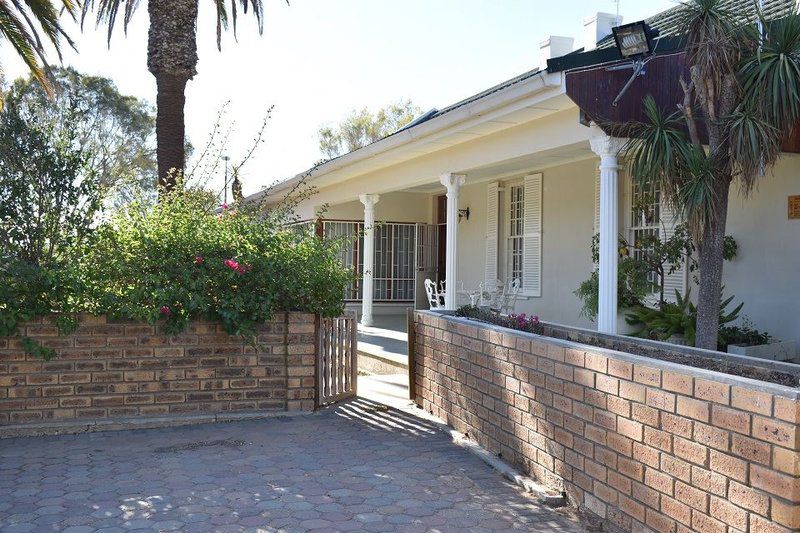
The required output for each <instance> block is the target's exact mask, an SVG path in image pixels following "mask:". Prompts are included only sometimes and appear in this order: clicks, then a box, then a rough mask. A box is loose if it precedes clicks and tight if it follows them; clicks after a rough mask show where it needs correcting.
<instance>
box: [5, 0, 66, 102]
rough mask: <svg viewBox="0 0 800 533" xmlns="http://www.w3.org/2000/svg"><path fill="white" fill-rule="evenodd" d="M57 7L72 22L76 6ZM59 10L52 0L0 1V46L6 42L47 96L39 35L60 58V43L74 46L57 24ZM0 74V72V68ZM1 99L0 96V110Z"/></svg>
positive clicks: (43, 59)
mask: <svg viewBox="0 0 800 533" xmlns="http://www.w3.org/2000/svg"><path fill="white" fill-rule="evenodd" d="M60 3H61V6H62V9H63V10H64V11H66V12H67V13H68V14H69V15H71V16H72V17H73V18H74V17H75V12H76V3H75V2H74V1H73V0H61V2H60ZM58 18H59V9H58V8H57V7H56V6H55V5H53V2H52V0H0V42H2V41H3V40H6V41H8V42H9V43H10V44H11V46H12V47H13V48H14V49H15V50H16V51H17V54H18V55H19V57H20V58H22V61H24V62H25V64H26V65H27V66H28V68H29V69H30V70H31V72H32V73H33V75H34V76H35V77H36V79H37V80H39V83H41V84H42V86H43V87H44V88H45V89H46V90H47V91H48V92H49V91H50V82H49V80H48V79H47V72H46V71H47V69H46V67H47V61H46V58H45V49H44V43H43V42H42V38H41V37H40V36H39V32H40V31H41V33H43V34H44V36H45V38H46V39H47V40H48V41H50V43H51V44H52V45H53V47H54V48H55V50H56V53H58V56H59V59H60V58H61V39H62V38H63V39H64V40H66V41H67V43H69V45H70V46H72V47H73V48H74V43H73V42H72V40H70V38H69V36H68V35H67V34H66V33H65V32H64V29H63V28H62V27H61V24H60V23H59V21H58ZM0 74H2V68H0ZM2 98H3V96H2V94H0V106H2V103H3V100H2Z"/></svg>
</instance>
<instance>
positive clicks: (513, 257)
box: [506, 184, 525, 282]
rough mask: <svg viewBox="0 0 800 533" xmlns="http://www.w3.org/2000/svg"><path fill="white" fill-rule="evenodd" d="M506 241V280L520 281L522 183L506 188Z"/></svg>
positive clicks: (522, 231)
mask: <svg viewBox="0 0 800 533" xmlns="http://www.w3.org/2000/svg"><path fill="white" fill-rule="evenodd" d="M508 192H509V194H508V226H507V227H508V242H507V245H506V255H507V267H506V273H507V274H508V276H507V277H508V280H509V282H511V281H512V280H515V279H518V280H520V281H522V279H523V270H524V256H525V254H524V246H525V244H524V236H525V188H524V187H523V186H522V184H517V185H511V186H509V188H508Z"/></svg>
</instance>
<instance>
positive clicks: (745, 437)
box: [413, 312, 800, 533]
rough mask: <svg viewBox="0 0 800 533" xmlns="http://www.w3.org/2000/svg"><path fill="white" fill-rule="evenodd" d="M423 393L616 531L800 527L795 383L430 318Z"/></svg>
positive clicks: (420, 340) (423, 335) (421, 332)
mask: <svg viewBox="0 0 800 533" xmlns="http://www.w3.org/2000/svg"><path fill="white" fill-rule="evenodd" d="M413 331H414V339H413V346H414V350H413V352H414V363H415V386H416V401H417V403H418V404H419V405H420V406H421V407H423V408H424V409H425V410H429V411H431V412H432V413H433V414H435V415H437V416H439V417H441V418H443V419H445V420H446V421H447V422H448V423H449V424H450V425H452V426H453V427H455V428H456V429H457V430H459V431H461V432H463V433H467V434H468V435H469V437H471V438H472V439H474V440H476V441H477V442H478V443H479V444H480V445H481V446H483V447H484V448H486V449H488V450H490V451H491V452H493V453H499V454H502V457H503V458H504V459H506V460H508V461H511V462H514V463H516V464H517V465H519V466H521V467H523V468H524V469H525V470H527V471H528V472H529V473H530V474H532V475H533V476H535V477H536V478H538V479H539V480H540V481H541V482H543V483H545V484H547V485H549V486H551V487H553V488H558V489H560V490H565V491H566V492H567V493H568V494H569V496H570V498H571V500H572V501H573V502H575V503H577V504H578V505H580V506H582V507H583V508H585V509H588V510H590V511H591V512H593V513H595V514H597V515H599V516H601V517H602V518H604V519H605V520H606V523H607V525H612V526H615V527H616V528H619V529H622V530H625V531H631V530H642V529H643V528H645V527H646V528H650V529H653V530H656V531H703V532H709V533H713V532H733V531H754V532H755V531H760V532H786V531H791V530H800V457H799V454H800V433H799V432H798V422H800V403H798V390H797V389H791V388H787V387H783V386H780V385H772V384H768V383H761V382H756V381H753V380H748V379H744V378H738V377H735V376H728V375H724V374H719V373H715V372H709V371H704V370H700V369H692V368H689V367H685V366H681V365H675V364H670V363H665V362H661V361H656V360H653V359H648V358H644V357H639V356H635V355H629V354H622V353H620V352H614V351H611V350H603V349H599V348H594V347H591V346H588V345H582V344H577V343H574V342H569V341H562V340H556V339H551V338H547V337H540V336H535V335H530V334H526V333H521V332H514V331H511V330H507V329H504V328H496V327H493V326H488V325H482V324H479V323H476V322H471V321H467V320H465V319H459V318H454V317H444V316H439V315H436V314H434V313H430V312H416V313H415V316H414V328H413Z"/></svg>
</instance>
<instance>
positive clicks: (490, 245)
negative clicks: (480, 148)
mask: <svg viewBox="0 0 800 533" xmlns="http://www.w3.org/2000/svg"><path fill="white" fill-rule="evenodd" d="M499 194H500V188H499V186H498V184H497V182H493V183H490V184H489V186H488V188H487V191H486V269H485V274H486V275H485V277H484V279H485V280H486V284H487V286H491V284H492V283H494V282H495V281H497V239H498V222H497V220H498V216H499V201H498V197H499Z"/></svg>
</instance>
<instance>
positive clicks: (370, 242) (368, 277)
mask: <svg viewBox="0 0 800 533" xmlns="http://www.w3.org/2000/svg"><path fill="white" fill-rule="evenodd" d="M358 198H359V200H361V203H362V204H364V275H363V277H362V280H363V281H362V284H361V287H362V289H363V290H362V293H363V294H362V296H361V325H362V326H371V325H372V298H373V296H374V290H373V283H372V281H373V276H374V270H375V228H374V226H375V204H377V203H378V200H380V198H381V197H380V196H379V195H377V194H362V195H360V196H359V197H358Z"/></svg>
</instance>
